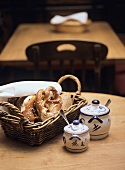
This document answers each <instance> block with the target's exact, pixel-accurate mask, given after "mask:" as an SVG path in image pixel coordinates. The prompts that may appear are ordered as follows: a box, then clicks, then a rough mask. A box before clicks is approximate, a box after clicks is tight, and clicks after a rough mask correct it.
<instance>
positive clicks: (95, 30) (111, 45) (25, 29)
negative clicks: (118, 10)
mask: <svg viewBox="0 0 125 170" xmlns="http://www.w3.org/2000/svg"><path fill="white" fill-rule="evenodd" d="M66 39H75V40H86V41H96V42H101V43H104V44H105V45H107V46H108V50H109V51H108V55H107V59H108V62H107V60H106V64H109V60H110V62H113V63H114V62H116V61H117V62H118V61H121V60H124V59H125V47H124V45H123V44H122V42H121V41H120V39H119V38H118V36H117V35H116V34H115V32H114V31H113V29H112V28H111V26H110V25H109V24H108V23H107V22H93V23H92V24H91V25H90V27H89V29H88V30H87V31H86V32H83V33H73V34H72V33H57V32H54V30H53V28H52V27H51V25H50V24H21V25H19V26H18V27H17V29H16V30H15V32H14V34H13V35H12V37H11V38H10V40H9V41H8V43H7V44H6V46H5V48H4V49H3V51H2V53H1V55H0V64H1V65H11V64H12V65H16V64H18V65H22V64H24V66H25V64H28V62H27V63H26V61H27V58H26V54H25V49H26V47H27V46H28V45H30V44H32V43H37V42H42V41H50V40H66ZM104 62H105V61H104Z"/></svg>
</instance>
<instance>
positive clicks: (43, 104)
mask: <svg viewBox="0 0 125 170" xmlns="http://www.w3.org/2000/svg"><path fill="white" fill-rule="evenodd" d="M35 103H36V108H37V112H38V115H39V117H40V118H41V120H42V121H44V120H45V119H47V118H49V117H52V116H55V115H56V114H58V112H59V111H60V109H61V107H62V97H61V95H59V94H58V92H57V90H56V89H55V88H54V87H53V86H49V87H48V88H46V89H45V90H43V89H41V90H39V91H38V92H37V94H36V102H35Z"/></svg>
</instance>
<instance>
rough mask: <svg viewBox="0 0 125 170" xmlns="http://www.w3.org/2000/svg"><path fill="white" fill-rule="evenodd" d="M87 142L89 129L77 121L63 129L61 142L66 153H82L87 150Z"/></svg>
mask: <svg viewBox="0 0 125 170" xmlns="http://www.w3.org/2000/svg"><path fill="white" fill-rule="evenodd" d="M89 141H90V134H89V128H88V127H87V126H86V125H84V124H82V123H80V121H79V120H74V121H73V123H71V124H68V125H67V126H65V127H64V133H63V142H64V146H65V147H66V149H67V150H68V151H71V152H83V151H85V150H86V149H87V147H88V143H89Z"/></svg>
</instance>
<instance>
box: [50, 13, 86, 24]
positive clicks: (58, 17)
mask: <svg viewBox="0 0 125 170" xmlns="http://www.w3.org/2000/svg"><path fill="white" fill-rule="evenodd" d="M70 19H73V20H77V21H79V22H81V23H82V24H85V23H86V22H87V20H88V13H87V12H78V13H75V14H72V15H68V16H65V17H64V16H61V15H55V16H54V17H53V18H52V19H51V20H50V23H51V24H61V23H64V22H66V21H68V20H70Z"/></svg>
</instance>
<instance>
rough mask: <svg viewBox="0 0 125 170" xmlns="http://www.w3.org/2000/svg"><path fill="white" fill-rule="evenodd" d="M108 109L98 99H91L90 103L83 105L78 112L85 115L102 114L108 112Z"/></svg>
mask: <svg viewBox="0 0 125 170" xmlns="http://www.w3.org/2000/svg"><path fill="white" fill-rule="evenodd" d="M109 112H110V109H109V108H107V107H106V106H103V105H101V104H100V101H99V100H93V101H92V104H89V105H87V106H84V107H82V108H81V109H80V113H81V114H83V115H86V116H93V115H96V116H104V115H106V114H109Z"/></svg>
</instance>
